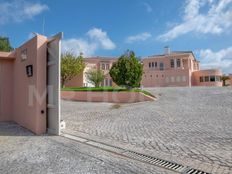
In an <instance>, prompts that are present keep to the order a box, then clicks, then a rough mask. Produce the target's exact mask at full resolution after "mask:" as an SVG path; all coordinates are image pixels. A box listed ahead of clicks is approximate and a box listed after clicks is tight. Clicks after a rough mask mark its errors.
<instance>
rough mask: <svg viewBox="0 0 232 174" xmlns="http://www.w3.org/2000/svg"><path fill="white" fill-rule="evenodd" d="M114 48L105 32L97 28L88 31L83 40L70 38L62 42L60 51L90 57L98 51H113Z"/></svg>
mask: <svg viewBox="0 0 232 174" xmlns="http://www.w3.org/2000/svg"><path fill="white" fill-rule="evenodd" d="M115 48H116V45H115V43H114V42H112V41H111V39H110V38H109V37H108V35H107V33H106V32H105V31H102V29H99V28H93V29H91V30H89V31H88V32H87V33H86V37H85V38H71V39H67V40H63V41H62V51H63V52H65V51H71V52H73V53H74V54H76V55H79V54H80V53H83V54H84V55H85V56H91V55H93V54H95V52H96V51H97V50H98V49H102V50H113V49H115Z"/></svg>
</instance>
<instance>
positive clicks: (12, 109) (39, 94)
mask: <svg viewBox="0 0 232 174" xmlns="http://www.w3.org/2000/svg"><path fill="white" fill-rule="evenodd" d="M24 50H27V51H26V52H27V59H26V60H22V58H21V54H22V51H24ZM1 55H3V54H0V57H1ZM4 55H5V59H12V60H11V62H10V63H6V61H5V60H4V63H1V67H2V66H3V65H4V68H1V69H2V71H4V73H3V74H1V76H0V77H1V81H0V83H1V84H2V82H3V80H5V82H6V83H4V87H3V88H2V89H1V90H3V91H5V92H6V93H5V95H1V100H3V103H4V104H3V105H2V104H1V107H4V108H5V110H4V112H1V115H0V116H1V119H0V121H15V122H16V123H18V124H20V125H21V126H23V127H25V128H27V129H29V130H31V131H32V132H34V133H36V134H43V133H45V132H46V69H47V38H46V37H44V36H41V35H37V36H35V37H34V38H32V39H31V40H29V41H28V42H26V43H25V44H23V45H22V46H20V47H19V48H17V49H16V50H14V52H13V53H12V54H9V55H7V54H4ZM12 55H14V56H13V58H12ZM2 57H3V56H2ZM2 59H3V58H2ZM0 61H1V60H0ZM1 62H3V61H1ZM27 65H33V76H32V77H28V76H27V74H26V66H27ZM2 79H3V80H2ZM8 94H9V95H8ZM7 95H8V97H7ZM7 104H8V106H7ZM42 110H43V111H44V113H42V112H41V111H42Z"/></svg>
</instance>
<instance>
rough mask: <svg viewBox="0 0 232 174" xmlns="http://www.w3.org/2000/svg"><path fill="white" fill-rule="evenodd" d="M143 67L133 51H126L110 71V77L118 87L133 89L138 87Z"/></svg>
mask: <svg viewBox="0 0 232 174" xmlns="http://www.w3.org/2000/svg"><path fill="white" fill-rule="evenodd" d="M142 74H143V65H142V64H141V63H140V62H139V60H138V58H136V56H135V53H134V52H133V51H129V50H128V51H127V52H126V53H125V54H124V55H122V56H121V57H120V58H119V59H118V61H117V62H115V63H113V66H112V67H111V69H110V76H111V77H112V79H113V81H114V82H115V83H116V84H117V85H118V86H125V87H126V88H134V87H139V86H140V81H141V80H142Z"/></svg>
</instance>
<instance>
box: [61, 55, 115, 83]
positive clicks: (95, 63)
mask: <svg viewBox="0 0 232 174" xmlns="http://www.w3.org/2000/svg"><path fill="white" fill-rule="evenodd" d="M84 61H85V69H84V72H83V73H81V74H79V75H77V76H75V77H74V78H73V79H72V80H70V81H68V82H67V83H66V84H65V86H66V87H76V86H79V87H93V84H91V83H90V82H89V81H88V79H87V76H86V73H87V72H88V71H90V70H93V69H98V70H99V69H100V70H102V71H103V72H104V74H105V79H104V81H103V82H102V84H101V86H115V84H114V83H113V81H112V78H111V77H110V75H109V70H110V68H111V67H112V64H113V63H114V62H116V61H117V58H112V57H90V58H85V59H84Z"/></svg>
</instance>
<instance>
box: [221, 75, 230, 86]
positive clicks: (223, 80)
mask: <svg viewBox="0 0 232 174" xmlns="http://www.w3.org/2000/svg"><path fill="white" fill-rule="evenodd" d="M221 79H222V82H223V86H226V80H229V79H230V77H229V76H226V75H223V76H222V77H221Z"/></svg>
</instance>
